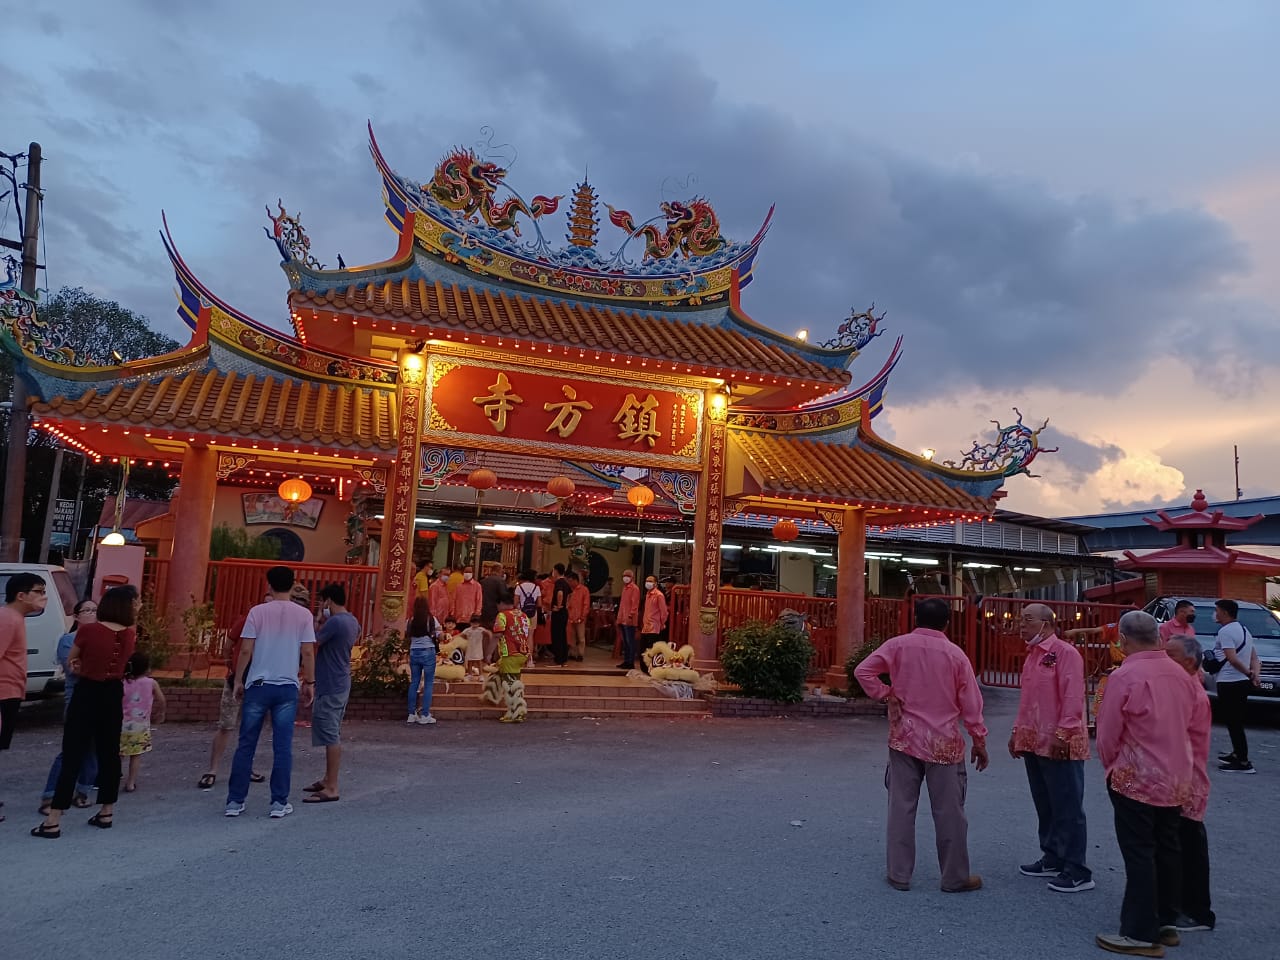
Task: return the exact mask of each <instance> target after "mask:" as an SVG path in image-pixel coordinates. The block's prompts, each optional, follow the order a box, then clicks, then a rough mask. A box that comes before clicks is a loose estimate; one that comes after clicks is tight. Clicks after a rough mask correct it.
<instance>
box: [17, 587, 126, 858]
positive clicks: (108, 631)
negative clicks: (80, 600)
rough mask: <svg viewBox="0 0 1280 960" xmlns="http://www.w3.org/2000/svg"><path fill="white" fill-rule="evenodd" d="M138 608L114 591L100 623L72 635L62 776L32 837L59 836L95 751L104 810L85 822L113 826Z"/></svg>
mask: <svg viewBox="0 0 1280 960" xmlns="http://www.w3.org/2000/svg"><path fill="white" fill-rule="evenodd" d="M138 605H139V604H138V590H137V588H136V587H131V586H123V587H112V588H111V589H110V590H108V591H107V592H106V593H104V594H103V595H102V600H101V602H100V603H99V604H98V622H97V623H86V624H84V625H83V626H82V627H80V629H78V630H77V631H76V641H75V644H74V645H73V646H72V648H71V655H70V657H69V658H68V666H70V668H71V669H72V670H74V671H75V673H76V674H77V675H78V677H79V679H78V680H77V681H76V689H75V693H73V694H72V695H71V703H70V705H69V706H68V707H67V721H66V725H65V726H64V727H63V730H62V773H61V774H59V776H58V785H57V787H56V788H55V789H54V792H53V802H52V804H51V805H50V810H49V814H48V816H46V817H45V819H44V822H43V823H41V824H40V825H39V826H38V827H36V828H34V829H33V830H32V831H31V835H32V836H33V837H44V838H45V839H48V840H55V839H57V838H58V837H60V836H62V827H61V826H60V823H61V820H62V814H63V811H65V810H66V809H67V808H68V807H70V806H71V800H72V795H73V794H74V792H75V781H76V774H77V773H78V772H79V771H80V763H81V761H82V760H83V759H84V757H85V754H87V753H88V752H89V750H90V749H94V748H96V750H97V753H98V784H99V786H98V802H99V803H101V804H102V809H100V810H99V811H98V812H97V813H96V814H94V815H93V816H92V817H90V818H89V825H90V826H94V827H99V828H100V829H103V830H106V829H108V828H109V827H110V826H111V822H112V811H113V810H114V808H115V802H116V799H117V797H118V796H119V791H120V725H121V720H122V717H123V707H124V678H125V668H126V665H127V663H128V661H129V657H131V656H132V655H133V651H134V647H135V646H136V643H137V633H136V631H135V630H134V622H135V619H136V617H137V613H138Z"/></svg>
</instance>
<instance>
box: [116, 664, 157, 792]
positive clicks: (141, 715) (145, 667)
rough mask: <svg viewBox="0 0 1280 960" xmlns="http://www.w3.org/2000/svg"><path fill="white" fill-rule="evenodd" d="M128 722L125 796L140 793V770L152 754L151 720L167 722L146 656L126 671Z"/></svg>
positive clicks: (123, 735) (123, 736) (123, 738)
mask: <svg viewBox="0 0 1280 960" xmlns="http://www.w3.org/2000/svg"><path fill="white" fill-rule="evenodd" d="M125 677H126V678H127V679H126V680H125V681H124V722H123V724H122V725H121V727H120V762H121V764H123V763H124V758H125V757H128V758H129V768H128V770H127V772H126V773H125V775H124V790H125V793H133V791H135V790H137V789H138V768H139V767H140V766H142V755H143V754H144V753H150V752H151V718H152V714H153V712H154V714H155V720H156V723H163V722H164V693H163V692H162V691H161V690H160V684H158V683H156V682H155V680H153V679H152V678H151V661H150V659H149V658H148V657H147V655H146V654H145V653H134V654H133V656H131V657H130V658H129V665H128V666H127V667H126V668H125Z"/></svg>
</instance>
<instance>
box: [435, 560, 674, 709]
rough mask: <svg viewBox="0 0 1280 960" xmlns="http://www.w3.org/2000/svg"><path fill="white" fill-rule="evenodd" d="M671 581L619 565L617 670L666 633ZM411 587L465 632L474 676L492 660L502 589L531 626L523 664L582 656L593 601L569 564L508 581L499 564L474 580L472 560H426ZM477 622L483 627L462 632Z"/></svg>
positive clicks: (450, 627)
mask: <svg viewBox="0 0 1280 960" xmlns="http://www.w3.org/2000/svg"><path fill="white" fill-rule="evenodd" d="M641 582H642V583H643V587H642V586H641ZM672 583H673V581H669V582H668V583H666V584H662V583H659V580H658V578H657V577H656V576H654V575H649V576H647V577H645V578H644V580H643V581H640V582H637V579H636V576H635V573H634V571H632V570H626V571H624V572H623V574H622V591H621V594H620V595H619V596H618V597H617V598H616V624H617V626H618V632H619V638H620V641H621V648H622V662H620V663H619V664H618V667H617V668H618V669H619V670H624V671H627V670H634V669H637V667H641V668H642V665H643V661H642V660H641V659H640V652H641V651H642V650H644V649H646V648H647V647H649V646H652V645H653V644H654V643H655V642H657V641H658V640H664V639H666V634H667V631H668V629H669V626H670V619H671V612H670V602H669V600H670V586H671V584H672ZM414 590H415V592H416V594H417V596H418V597H422V596H426V597H427V600H428V605H429V607H430V609H431V611H432V612H433V613H434V615H435V616H436V617H438V618H439V619H440V621H441V624H442V629H443V631H444V634H445V635H446V636H454V635H456V634H458V633H462V634H463V636H465V637H467V654H466V661H467V665H468V666H467V672H468V674H470V675H473V676H477V677H478V676H480V664H482V663H488V662H489V661H491V660H492V657H493V651H494V649H495V644H496V642H497V641H496V640H495V639H494V638H493V637H492V636H486V634H488V633H489V631H490V625H491V624H492V623H493V622H494V619H495V618H496V616H497V609H498V607H497V605H498V597H499V596H501V595H502V594H503V593H505V592H510V593H511V596H512V603H513V607H514V609H517V610H519V611H520V612H522V613H523V614H524V615H525V616H526V617H528V619H529V622H530V624H531V626H532V629H533V638H532V648H531V652H530V656H529V659H528V662H527V663H526V665H525V669H527V670H532V669H534V668H535V667H536V666H537V664H538V662H539V661H543V662H547V661H549V662H550V663H551V664H553V665H555V666H558V667H565V666H567V665H568V664H569V662H570V661H577V662H582V661H583V660H584V659H585V658H586V653H587V628H588V620H589V618H590V613H591V609H592V603H593V597H592V593H591V588H590V587H589V586H588V585H587V582H586V576H585V574H584V573H582V572H579V571H577V570H573V569H569V568H568V567H566V565H565V564H563V563H557V564H556V565H555V566H554V567H552V568H551V570H550V571H549V572H548V573H543V574H539V573H537V572H536V571H534V570H524V571H522V572H521V573H520V575H519V577H518V578H517V580H516V583H515V584H514V585H511V584H508V582H507V579H506V576H505V574H504V573H503V569H502V567H501V565H500V564H496V563H495V564H491V565H490V568H489V571H488V572H487V573H486V574H485V575H484V577H483V579H481V580H479V581H477V580H476V579H475V568H474V567H473V566H465V567H463V568H462V569H461V570H454V569H452V568H451V567H448V566H444V567H441V568H440V570H439V571H437V570H436V569H435V567H434V565H433V564H432V563H431V562H429V561H428V562H427V563H424V564H423V565H422V567H421V568H420V569H419V570H418V572H417V574H416V575H415V576H414ZM602 597H603V598H604V599H605V600H606V601H607V602H609V603H613V601H614V600H615V598H614V596H613V581H612V578H610V579H609V580H607V581H606V582H605V584H604V586H603V588H602ZM476 628H479V630H480V631H481V632H480V633H477V634H475V635H468V634H469V632H470V631H475V630H476ZM477 639H480V640H481V641H482V643H483V647H482V648H480V649H477V644H476V642H475V641H476V640H477ZM473 663H474V664H475V665H474V666H472V664H473ZM410 713H411V714H412V713H413V711H412V710H411V711H410Z"/></svg>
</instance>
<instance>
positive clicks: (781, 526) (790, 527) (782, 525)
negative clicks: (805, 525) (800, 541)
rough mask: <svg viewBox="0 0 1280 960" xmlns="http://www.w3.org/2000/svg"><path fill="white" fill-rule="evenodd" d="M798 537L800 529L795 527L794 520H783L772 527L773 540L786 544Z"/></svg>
mask: <svg viewBox="0 0 1280 960" xmlns="http://www.w3.org/2000/svg"><path fill="white" fill-rule="evenodd" d="M798 536H800V528H799V527H797V526H796V522H795V521H794V520H787V519H785V518H784V519H782V520H779V521H778V522H777V523H775V524H774V525H773V537H774V539H775V540H781V541H782V542H784V543H788V542H790V541H792V540H794V539H795V538H796V537H798Z"/></svg>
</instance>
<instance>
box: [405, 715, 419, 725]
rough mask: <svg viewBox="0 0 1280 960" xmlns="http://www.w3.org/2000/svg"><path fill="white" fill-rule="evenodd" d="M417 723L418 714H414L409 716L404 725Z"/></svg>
mask: <svg viewBox="0 0 1280 960" xmlns="http://www.w3.org/2000/svg"><path fill="white" fill-rule="evenodd" d="M417 722H418V714H416V713H411V714H409V719H408V720H406V721H405V723H417Z"/></svg>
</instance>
